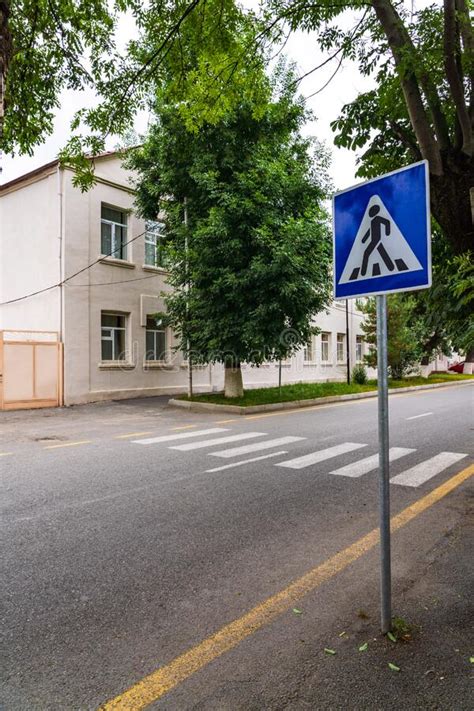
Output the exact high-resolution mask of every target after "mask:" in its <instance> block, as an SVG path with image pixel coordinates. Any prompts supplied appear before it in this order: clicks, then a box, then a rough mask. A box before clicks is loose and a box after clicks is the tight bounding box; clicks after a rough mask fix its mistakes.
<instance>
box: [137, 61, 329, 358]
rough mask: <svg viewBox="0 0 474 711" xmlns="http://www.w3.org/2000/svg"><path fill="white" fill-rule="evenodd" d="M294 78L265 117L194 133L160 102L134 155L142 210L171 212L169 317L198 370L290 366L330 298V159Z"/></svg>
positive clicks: (236, 116)
mask: <svg viewBox="0 0 474 711" xmlns="http://www.w3.org/2000/svg"><path fill="white" fill-rule="evenodd" d="M290 79H291V77H289V76H288V73H287V72H286V70H284V69H283V68H280V70H279V75H278V77H277V78H275V79H274V98H273V99H272V100H270V101H268V102H267V104H266V106H265V110H264V111H263V112H262V111H260V112H259V113H258V114H257V113H256V112H255V110H254V106H253V104H252V103H251V102H249V101H247V100H245V99H242V100H241V102H240V104H239V106H238V107H235V108H234V109H233V110H232V111H229V113H228V114H227V115H226V116H225V117H223V118H222V119H221V120H220V121H218V122H216V123H212V124H205V125H203V126H201V127H200V128H199V129H198V130H196V131H193V132H190V131H189V130H188V125H187V121H186V119H185V118H183V116H182V114H181V112H180V111H179V108H178V107H176V106H175V105H174V104H170V103H166V102H165V101H164V100H163V97H162V96H159V97H158V99H157V103H156V113H157V121H156V123H155V124H154V125H153V126H152V128H151V129H150V132H149V135H148V137H147V139H146V141H145V143H144V145H143V146H142V147H141V148H139V149H137V150H134V151H132V152H131V155H130V161H129V165H130V167H132V168H133V169H135V170H136V171H137V172H138V175H139V179H138V181H137V186H136V187H137V204H138V207H139V209H140V211H141V213H142V214H143V215H145V216H147V217H150V218H154V217H155V216H156V215H157V214H158V213H159V212H163V213H164V214H165V215H166V226H167V235H168V240H169V246H168V251H169V255H170V259H171V262H172V267H171V270H170V277H169V284H170V285H171V286H172V287H173V291H172V293H170V294H168V295H167V296H166V302H167V308H168V314H169V318H170V319H171V321H172V323H173V328H174V329H175V333H176V335H177V337H178V339H179V344H178V347H179V349H180V350H182V351H183V352H184V353H185V354H187V353H188V352H189V349H188V344H191V351H192V358H193V361H194V362H215V361H220V362H224V363H227V364H238V363H240V362H242V361H246V362H249V363H253V364H255V365H259V364H261V363H262V362H263V361H265V360H273V359H278V358H285V357H287V356H288V355H290V354H291V353H293V352H294V351H295V350H296V349H297V348H299V347H300V346H301V345H302V344H304V343H306V342H307V341H308V339H309V337H310V334H311V332H312V327H311V317H312V315H313V314H314V313H317V312H318V311H320V310H321V309H322V308H324V306H326V305H327V304H328V302H329V299H330V296H329V291H330V284H329V266H330V260H331V256H330V255H331V249H330V237H329V230H328V225H327V215H326V213H325V211H324V208H323V206H322V200H323V198H324V197H325V195H326V189H327V162H328V158H327V154H326V151H325V150H324V149H323V147H322V146H320V145H319V144H317V143H315V142H314V141H312V140H310V139H305V138H302V136H301V134H300V129H301V127H302V126H303V123H304V121H305V119H306V116H307V114H306V111H305V109H304V107H303V105H302V103H301V102H300V101H298V100H297V99H295V96H294V90H292V89H290ZM262 83H263V82H262ZM185 209H186V216H187V226H186V225H185V224H184V217H185Z"/></svg>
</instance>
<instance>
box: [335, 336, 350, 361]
mask: <svg viewBox="0 0 474 711" xmlns="http://www.w3.org/2000/svg"><path fill="white" fill-rule="evenodd" d="M341 345H342V356H340V353H339V350H340V346H341ZM346 353H347V346H346V334H345V333H340V332H338V333H337V334H336V359H337V362H338V363H345V361H346Z"/></svg>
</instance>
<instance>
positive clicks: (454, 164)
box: [430, 152, 474, 254]
mask: <svg viewBox="0 0 474 711" xmlns="http://www.w3.org/2000/svg"><path fill="white" fill-rule="evenodd" d="M444 162H445V170H444V175H430V187H431V210H432V213H433V216H434V218H435V219H436V221H437V223H438V224H439V226H440V227H441V229H442V230H443V232H444V234H445V235H446V238H447V239H448V241H449V242H450V244H451V246H452V248H453V251H454V253H455V254H463V253H465V252H467V251H469V250H474V224H473V214H472V206H471V189H472V187H473V186H474V160H473V159H472V158H471V159H467V160H465V161H464V160H463V159H462V157H460V154H459V153H457V155H456V154H454V152H453V153H452V154H451V155H450V156H449V157H446V158H445V161H444Z"/></svg>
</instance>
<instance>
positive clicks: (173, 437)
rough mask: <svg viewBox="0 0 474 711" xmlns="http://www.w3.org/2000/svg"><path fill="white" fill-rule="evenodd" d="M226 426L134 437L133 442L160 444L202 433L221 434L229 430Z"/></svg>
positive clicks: (198, 435)
mask: <svg viewBox="0 0 474 711" xmlns="http://www.w3.org/2000/svg"><path fill="white" fill-rule="evenodd" d="M228 431H229V429H228V428H225V427H213V428H212V429H210V430H194V432H181V433H180V434H173V435H162V436H161V437H149V438H148V439H134V440H132V444H158V443H159V442H172V441H174V440H177V439H189V438H190V437H200V436H201V435H210V434H219V432H228Z"/></svg>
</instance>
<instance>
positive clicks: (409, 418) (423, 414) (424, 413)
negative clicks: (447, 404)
mask: <svg viewBox="0 0 474 711" xmlns="http://www.w3.org/2000/svg"><path fill="white" fill-rule="evenodd" d="M432 414H433V413H432V412H423V413H422V414H421V415H413V417H406V418H405V419H406V420H417V419H418V418H419V417H428V416H429V415H432Z"/></svg>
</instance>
